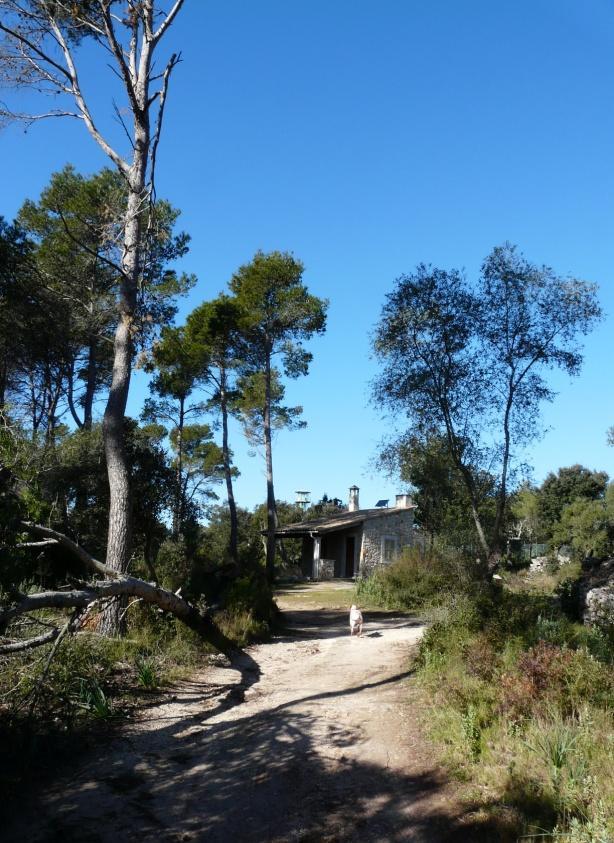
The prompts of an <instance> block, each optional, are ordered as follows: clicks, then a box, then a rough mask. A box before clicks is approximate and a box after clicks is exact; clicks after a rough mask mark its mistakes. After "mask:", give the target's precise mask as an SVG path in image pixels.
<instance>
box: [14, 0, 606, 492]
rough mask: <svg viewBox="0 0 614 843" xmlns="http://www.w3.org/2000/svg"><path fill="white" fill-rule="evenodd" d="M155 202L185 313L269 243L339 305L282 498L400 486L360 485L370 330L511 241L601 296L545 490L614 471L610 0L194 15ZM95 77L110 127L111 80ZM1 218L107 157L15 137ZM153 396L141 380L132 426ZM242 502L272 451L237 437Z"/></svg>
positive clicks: (307, 6)
mask: <svg viewBox="0 0 614 843" xmlns="http://www.w3.org/2000/svg"><path fill="white" fill-rule="evenodd" d="M168 46H169V48H171V47H172V49H177V48H179V49H180V50H181V51H182V54H183V63H182V64H181V65H180V66H179V67H178V68H177V71H176V75H175V76H174V79H173V82H172V87H171V91H170V94H169V100H168V108H167V113H166V134H165V136H164V137H163V141H162V145H161V150H160V156H159V170H158V179H157V186H158V194H159V195H160V196H164V197H167V198H168V199H170V200H171V201H172V202H173V204H174V205H175V206H177V207H179V208H181V209H182V211H183V215H182V218H181V223H182V226H183V228H184V229H185V230H187V231H188V232H189V233H190V234H191V235H192V238H193V239H192V249H191V252H190V255H189V256H188V258H187V259H186V260H185V261H184V262H183V265H182V268H184V269H185V270H187V271H193V272H195V273H196V274H197V276H198V278H199V283H198V286H197V287H196V289H195V290H194V291H193V292H192V293H191V295H190V297H189V300H187V301H184V302H182V304H181V310H180V314H185V313H186V312H188V311H189V310H190V309H192V308H193V307H194V306H195V305H197V304H198V303H199V302H200V301H202V300H203V299H206V298H210V297H212V296H214V295H216V294H217V293H218V292H219V291H220V290H221V289H222V288H223V287H224V286H225V284H226V282H227V280H228V279H229V277H230V275H231V274H232V272H233V270H234V269H235V268H236V267H237V266H238V265H239V264H241V263H244V262H246V261H248V260H249V259H250V258H251V256H252V255H253V253H254V252H255V251H256V250H257V249H259V248H261V249H263V250H265V251H267V250H271V249H281V250H291V251H293V252H294V253H295V255H296V256H298V257H300V258H301V259H302V260H303V262H304V263H305V265H306V274H305V280H306V282H307V284H308V285H309V287H310V289H311V291H312V292H314V293H315V294H317V295H321V296H325V297H327V298H329V299H330V313H329V322H328V331H327V334H326V336H325V337H324V338H321V339H317V340H315V341H314V342H313V343H312V344H311V349H312V351H313V353H314V362H313V366H312V370H311V374H310V375H309V376H308V378H306V379H302V380H300V381H297V382H295V383H292V384H290V386H289V388H288V393H287V394H288V398H289V400H290V401H292V402H295V403H300V404H302V405H303V406H304V409H305V418H306V419H307V421H308V425H309V426H308V428H307V429H306V430H305V431H299V432H295V433H282V434H280V435H279V437H278V439H277V443H276V450H275V470H276V491H277V495H278V497H280V498H285V499H292V498H293V495H294V490H295V489H309V490H311V492H312V494H313V497H314V498H316V497H319V496H320V495H321V494H322V493H323V492H327V493H328V494H329V495H337V496H341V497H344V498H345V497H346V495H347V488H348V487H349V486H350V485H351V484H352V483H356V484H357V485H359V486H360V487H361V504H362V505H367V506H371V505H373V504H374V503H375V501H376V500H377V499H378V498H380V497H392V496H394V493H395V492H396V491H399V489H398V488H397V485H398V484H396V483H395V482H394V481H390V480H389V479H386V478H383V477H378V476H377V475H374V474H373V473H372V472H371V470H370V469H369V461H370V459H371V458H372V457H373V455H374V453H375V450H376V445H377V442H378V440H379V439H381V437H382V435H384V434H385V433H386V425H385V423H384V422H382V421H381V420H380V418H379V417H378V414H377V412H376V411H375V410H374V409H373V408H370V407H369V406H368V394H369V389H368V382H369V380H370V378H371V377H372V376H373V372H374V364H373V362H372V361H371V360H370V356H369V334H370V332H371V330H372V328H373V325H374V322H375V321H376V319H377V316H378V313H379V310H380V308H381V305H382V302H383V299H384V295H385V293H386V292H387V291H389V290H390V289H391V287H392V284H393V281H394V279H395V278H396V277H397V276H398V275H399V274H401V273H403V272H408V271H411V269H412V268H413V267H414V266H415V265H416V264H417V263H418V262H420V261H425V262H432V263H433V264H436V265H439V266H441V267H452V266H455V267H465V269H466V271H467V273H468V275H470V276H472V275H474V274H475V273H476V272H477V270H478V268H479V266H480V263H481V261H482V259H483V258H484V257H485V256H486V254H487V253H488V252H489V250H490V249H491V248H492V247H493V246H494V245H496V244H499V243H501V242H503V241H505V240H510V241H512V242H514V243H517V244H518V245H519V247H520V248H521V249H522V250H523V252H524V253H525V255H526V256H527V257H528V258H529V259H531V260H533V261H535V262H538V263H547V264H549V265H551V266H553V267H554V268H555V269H556V270H557V271H558V272H560V273H561V274H568V273H569V274H571V275H575V276H577V277H581V278H585V279H588V280H592V281H596V282H597V283H598V284H599V285H600V298H601V302H602V305H603V307H604V309H605V311H606V320H605V322H604V323H603V324H602V326H601V327H600V328H599V329H598V330H597V331H595V333H594V334H593V335H592V336H591V337H590V338H589V339H588V341H587V342H586V346H585V352H586V354H585V364H584V368H583V370H582V374H581V376H580V378H578V379H576V380H574V381H573V382H572V381H570V380H569V379H568V378H566V377H565V378H560V377H556V378H554V379H553V383H554V385H555V388H556V389H557V391H558V393H559V394H558V397H557V399H556V400H555V402H554V403H553V404H552V405H551V406H548V407H546V408H545V410H544V414H543V418H544V422H545V425H546V426H548V427H549V428H550V430H549V432H548V433H547V434H546V436H545V437H544V438H543V440H542V441H541V442H540V443H538V444H537V445H535V446H534V447H533V448H532V449H531V451H530V452H529V453H528V454H527V458H528V460H529V462H531V463H532V465H533V466H534V477H535V479H536V480H537V481H540V480H541V479H543V477H544V476H545V474H546V473H547V472H548V471H549V470H553V469H556V468H558V467H559V466H562V465H570V464H572V463H574V462H581V463H583V464H585V465H587V466H589V467H594V468H600V469H605V470H606V471H608V472H609V473H610V475H614V450H612V449H609V448H607V447H606V445H605V432H606V429H607V428H608V427H609V426H610V425H611V424H613V423H614V398H613V386H614V376H613V374H612V362H611V361H612V351H613V343H612V339H611V335H612V317H611V316H610V314H611V313H612V312H613V311H614V306H613V305H614V287H613V283H612V281H613V275H614V238H613V233H614V59H613V56H614V6H613V5H612V4H611V3H610V2H606V0H585V2H583V3H578V2H577V0H548V2H546V0H518V1H517V2H515V3H494V2H492V0H471V2H465V3H458V2H452V0H430V2H428V3H424V2H417V0H396V2H392V0H380V2H377V3H376V2H372V0H361V1H360V2H357V0H353V1H352V2H350V0H336V1H335V2H334V3H331V2H324V0H311V2H309V3H297V2H294V3H288V2H287V0H284V2H281V0H275V2H273V0H262V2H259V3H253V2H249V0H242V2H230V0H225V2H223V3H222V2H219V0H218V2H216V3H214V2H207V0H186V5H185V8H184V11H183V12H182V13H181V16H180V17H179V18H178V20H177V23H176V25H175V26H174V28H173V30H172V32H171V33H170V36H169V40H168ZM87 58H88V62H87V71H88V72H87V73H86V74H85V77H84V78H85V84H86V87H87V89H88V90H89V93H90V97H91V100H92V102H93V105H94V107H95V110H96V112H97V114H98V115H99V121H100V124H101V125H102V126H103V127H104V128H105V130H106V131H108V133H109V134H111V135H113V136H114V137H116V138H117V139H118V143H121V139H120V135H119V133H118V132H117V128H116V127H114V125H113V123H112V122H111V120H110V117H109V115H110V114H111V101H110V95H109V93H108V88H105V85H104V84H103V80H105V79H108V72H107V71H106V70H105V68H104V67H103V68H101V67H99V66H96V65H95V64H94V60H93V57H90V56H88V57H87ZM0 150H1V152H2V160H3V168H2V169H3V178H2V193H1V201H0V213H1V214H3V215H4V216H5V217H8V218H11V217H12V216H13V215H14V214H15V212H16V211H17V209H18V208H19V206H20V204H21V203H22V201H23V200H24V199H25V198H26V197H32V198H35V197H36V196H37V195H38V194H39V193H40V191H41V189H42V188H43V187H44V186H45V184H46V183H47V181H48V179H49V176H50V174H51V172H52V171H54V170H57V169H59V168H61V167H62V166H63V165H64V164H65V163H67V162H69V161H70V162H73V163H74V164H75V165H76V166H77V167H78V168H79V169H81V170H82V171H84V172H93V171H95V170H96V169H97V168H99V167H100V166H102V165H103V164H105V160H104V158H103V156H102V154H101V153H99V152H98V150H97V148H96V147H95V144H94V142H93V141H92V140H91V139H90V138H89V136H88V135H87V134H86V132H85V129H84V128H83V127H82V126H80V125H77V123H76V121H72V122H70V123H67V122H66V121H55V122H53V123H52V122H47V123H46V124H45V125H42V124H41V125H37V126H35V127H34V128H32V129H31V130H30V131H29V132H28V133H27V134H24V133H23V130H22V129H20V128H18V127H10V128H8V129H6V130H4V131H3V132H2V134H0ZM144 392H145V388H144V384H143V383H142V380H140V379H139V378H137V380H136V382H135V387H134V390H133V400H132V402H131V406H132V411H133V412H135V413H136V411H137V408H138V404H139V401H140V400H142V397H143V395H144ZM234 447H235V450H236V454H237V460H238V463H239V466H240V468H241V471H242V476H241V478H240V479H239V481H238V482H237V497H238V500H239V503H240V504H241V505H243V506H250V507H251V506H253V505H254V504H256V503H257V502H259V501H261V500H262V499H263V498H264V474H263V470H262V462H261V460H260V458H258V457H255V458H249V457H247V456H246V451H247V448H246V446H245V445H244V443H243V442H242V441H241V440H240V435H239V434H238V432H236V431H235V441H234Z"/></svg>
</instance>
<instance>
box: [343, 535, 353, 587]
mask: <svg viewBox="0 0 614 843" xmlns="http://www.w3.org/2000/svg"><path fill="white" fill-rule="evenodd" d="M355 549H356V536H348V537H347V538H346V540H345V575H346V577H353V576H354V551H355Z"/></svg>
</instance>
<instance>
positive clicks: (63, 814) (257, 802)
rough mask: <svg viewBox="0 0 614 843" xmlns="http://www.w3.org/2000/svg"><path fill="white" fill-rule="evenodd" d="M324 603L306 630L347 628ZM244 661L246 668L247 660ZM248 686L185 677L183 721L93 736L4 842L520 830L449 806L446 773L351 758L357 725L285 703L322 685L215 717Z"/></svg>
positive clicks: (370, 837) (322, 838)
mask: <svg viewBox="0 0 614 843" xmlns="http://www.w3.org/2000/svg"><path fill="white" fill-rule="evenodd" d="M293 614H294V615H300V613H298V612H297V613H293ZM327 614H328V618H327V621H328V622H326V623H325V622H323V623H322V625H321V626H319V625H318V624H316V625H315V627H314V629H315V631H314V635H313V637H316V638H317V637H320V638H326V637H330V636H332V635H334V634H338V632H337V631H336V626H337V623H338V622H339V624H341V622H342V623H343V627H344V629H345V625H346V620H347V619H346V616H345V614H344V615H343V616H341V615H340V616H339V619H337V618H336V617H335V613H327ZM341 618H342V620H341ZM301 620H305V619H304V618H303V619H301V617H298V618H295V617H292V618H290V621H291V626H290V628H291V629H292V628H294V629H295V630H296V627H298V626H300V624H301ZM372 620H373V623H374V629H376V628H377V620H376V619H372ZM396 620H398V621H399V622H408V623H412V621H411V620H408V619H405V620H404V619H402V618H399V619H396ZM416 623H417V622H416ZM331 624H332V626H331ZM311 626H313V625H311ZM311 626H310V627H309V629H311ZM301 628H302V627H301ZM295 639H296V634H295V633H294V640H295ZM245 667H247V668H248V669H249V668H252V669H253V663H252V664H246V665H245ZM408 675H409V673H403V674H400V675H396V676H393V677H389V678H387V679H385V680H381V681H380V682H376V683H370V684H368V683H366V684H364V685H362V686H359V687H357V688H351V689H347V690H345V691H341V692H337V693H336V694H335V696H347V700H348V706H349V705H351V700H352V695H353V694H355V693H357V692H358V691H360V690H362V689H364V688H370V687H374V686H375V685H378V684H381V685H385V684H388V683H392V682H396V681H399V680H400V679H403V678H406V677H407V676H408ZM250 684H251V683H250V682H249V681H247V682H246V683H245V685H239V686H237V685H228V686H227V687H219V686H218V687H217V688H216V690H215V694H216V696H215V701H214V700H213V699H211V702H212V703H213V706H214V707H213V708H211V709H209V710H206V711H205V710H204V709H203V700H204V699H205V698H206V697H207V696H208V695H209V696H211V695H212V693H213V692H212V689H211V685H207V684H206V683H204V682H203V683H198V682H195V683H186V685H185V686H184V688H183V691H181V690H180V691H179V693H178V698H179V699H178V701H179V702H182V703H183V704H184V706H185V709H184V716H183V717H182V719H181V720H177V719H176V717H169V718H168V721H165V720H164V719H162V718H158V719H157V720H156V724H157V725H156V728H155V729H150V730H149V731H146V732H137V733H133V734H131V735H130V736H129V737H123V738H121V739H117V740H115V741H114V742H113V744H112V745H111V746H110V747H109V746H105V745H104V744H102V745H100V746H99V747H98V750H97V752H96V753H92V754H91V757H88V758H87V759H84V760H81V761H79V762H78V764H77V763H75V768H74V771H72V772H71V774H69V775H65V776H64V777H63V778H62V780H57V781H56V782H55V783H54V786H53V788H52V789H50V790H49V791H48V792H47V793H46V794H43V795H42V796H41V797H40V798H36V797H34V796H32V797H31V798H29V799H28V800H27V801H26V803H25V804H24V805H22V806H20V807H19V808H17V806H16V807H15V813H17V812H19V813H18V818H17V819H16V820H15V821H14V823H13V824H9V825H8V827H5V829H4V835H3V836H2V839H3V841H4V843H17V841H19V843H22V841H24V840H28V841H31V843H36V841H37V842H38V843H56V841H57V843H59V841H62V843H77V841H78V842H79V843H110V841H114V842H115V841H120V843H122V842H123V841H137V840H138V841H149V840H157V841H207V843H228V841H237V843H264V842H265V841H268V843H291V841H302V843H321V842H322V843H327V841H328V843H333V841H350V840H362V841H365V843H371V841H381V843H400V842H401V841H429V843H460V842H461V841H463V843H468V841H471V842H472V843H473V842H474V841H475V843H478V841H484V843H486V841H497V840H500V841H505V840H512V839H515V838H512V837H506V836H505V835H504V833H503V831H502V829H493V828H491V827H489V826H487V825H484V824H483V823H480V822H477V821H476V822H472V821H471V820H470V819H469V817H468V816H458V815H454V813H453V810H457V807H458V806H457V805H456V804H454V805H452V806H451V805H450V804H448V802H447V801H446V798H445V793H446V789H447V788H448V787H449V785H448V782H446V781H445V779H444V778H443V776H442V774H441V772H439V771H437V770H436V769H432V770H426V771H424V770H423V771H421V772H420V773H419V774H415V775H401V774H399V773H398V772H392V771H390V770H389V769H387V768H384V767H382V766H380V765H376V764H373V763H371V761H370V759H369V758H368V757H366V756H365V757H364V758H362V759H361V760H360V761H356V760H355V758H354V759H348V758H346V757H345V755H344V750H349V748H350V747H353V748H354V749H355V745H356V742H357V741H360V740H361V737H360V734H357V732H356V730H355V729H348V728H346V727H345V726H344V724H343V722H339V719H329V720H326V719H325V718H322V717H321V716H320V714H319V712H318V711H317V709H316V713H315V714H311V713H309V714H306V713H305V712H301V711H296V710H294V709H295V708H297V707H298V706H299V705H300V704H302V703H305V702H306V701H310V702H321V703H322V705H324V702H325V700H326V698H327V697H328V696H330V694H328V693H321V694H312V695H309V696H304V695H302V696H301V694H300V693H297V695H296V698H293V699H291V700H290V701H289V702H286V703H284V704H283V705H279V706H277V707H276V708H273V709H267V710H266V711H260V712H255V713H253V714H251V715H247V714H246V716H241V709H240V708H239V709H237V710H236V711H235V712H234V714H235V715H238V716H235V717H234V718H233V719H232V721H231V722H213V720H214V718H215V715H218V714H220V713H221V712H222V711H224V710H227V709H229V708H231V707H235V706H237V705H238V706H240V705H241V703H242V701H243V695H244V692H245V687H246V686H248V685H250ZM254 692H256V693H257V684H256V685H254V686H253V687H252V689H251V693H252V694H253V693H254ZM354 755H355V753H354ZM359 757H360V756H359ZM452 809H453V810H452Z"/></svg>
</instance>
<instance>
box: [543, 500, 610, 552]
mask: <svg viewBox="0 0 614 843" xmlns="http://www.w3.org/2000/svg"><path fill="white" fill-rule="evenodd" d="M551 537H552V543H553V545H554V546H555V547H558V546H560V545H563V544H565V545H569V546H570V547H571V548H572V550H573V552H574V555H575V556H576V558H578V559H584V558H586V557H593V556H594V557H596V558H598V559H599V558H601V559H605V558H606V557H607V556H609V555H611V553H612V552H613V551H614V486H611V485H610V486H608V487H607V489H606V491H605V496H604V497H603V498H600V499H597V500H591V499H587V498H581V497H576V498H575V499H574V500H573V501H572V502H571V503H569V504H567V505H566V506H564V507H563V509H562V510H561V513H560V518H559V521H558V522H557V523H556V524H554V525H553V526H552V528H551Z"/></svg>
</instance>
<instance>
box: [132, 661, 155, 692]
mask: <svg viewBox="0 0 614 843" xmlns="http://www.w3.org/2000/svg"><path fill="white" fill-rule="evenodd" d="M134 666H135V668H136V678H137V681H138V683H139V685H141V686H142V687H143V688H150V689H151V688H157V687H158V684H159V683H158V673H157V670H156V663H155V661H154V660H153V659H151V658H145V657H144V656H139V657H138V658H137V659H136V661H135V663H134Z"/></svg>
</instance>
